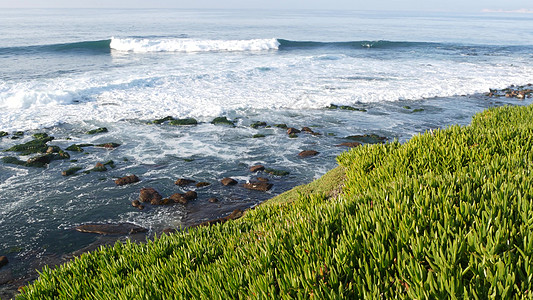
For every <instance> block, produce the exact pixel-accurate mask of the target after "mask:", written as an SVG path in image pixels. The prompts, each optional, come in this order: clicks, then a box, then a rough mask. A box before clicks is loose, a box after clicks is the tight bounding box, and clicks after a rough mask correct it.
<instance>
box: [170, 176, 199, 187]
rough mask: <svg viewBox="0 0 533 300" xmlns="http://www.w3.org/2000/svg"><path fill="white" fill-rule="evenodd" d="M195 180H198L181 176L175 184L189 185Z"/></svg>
mask: <svg viewBox="0 0 533 300" xmlns="http://www.w3.org/2000/svg"><path fill="white" fill-rule="evenodd" d="M195 182H196V181H194V180H192V179H185V178H180V179H178V180H176V182H174V184H175V185H179V186H187V185H190V184H193V183H195Z"/></svg>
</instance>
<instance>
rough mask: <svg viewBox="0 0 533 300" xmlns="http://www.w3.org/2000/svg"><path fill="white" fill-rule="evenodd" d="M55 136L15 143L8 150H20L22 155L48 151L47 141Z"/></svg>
mask: <svg viewBox="0 0 533 300" xmlns="http://www.w3.org/2000/svg"><path fill="white" fill-rule="evenodd" d="M53 139H54V137H47V138H45V139H35V140H31V141H29V142H26V143H24V144H20V145H15V146H13V147H11V148H9V149H7V150H6V151H12V152H19V153H20V154H21V155H30V154H33V153H46V151H47V150H48V145H46V143H47V142H49V141H51V140H53Z"/></svg>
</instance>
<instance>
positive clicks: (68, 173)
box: [61, 167, 83, 176]
mask: <svg viewBox="0 0 533 300" xmlns="http://www.w3.org/2000/svg"><path fill="white" fill-rule="evenodd" d="M81 169H83V168H82V167H72V168H69V169H67V170H65V171H63V172H61V175H63V176H71V175H74V174H76V173H77V172H78V171H79V170H81Z"/></svg>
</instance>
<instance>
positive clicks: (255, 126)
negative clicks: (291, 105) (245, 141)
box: [250, 122, 267, 129]
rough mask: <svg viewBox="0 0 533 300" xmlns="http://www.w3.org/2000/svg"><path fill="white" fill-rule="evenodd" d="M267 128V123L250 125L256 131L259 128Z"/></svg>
mask: <svg viewBox="0 0 533 300" xmlns="http://www.w3.org/2000/svg"><path fill="white" fill-rule="evenodd" d="M266 126H267V123H265V122H255V123H253V124H252V125H250V127H252V128H255V129H257V128H259V127H266Z"/></svg>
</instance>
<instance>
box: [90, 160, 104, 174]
mask: <svg viewBox="0 0 533 300" xmlns="http://www.w3.org/2000/svg"><path fill="white" fill-rule="evenodd" d="M105 171H107V168H106V167H105V166H104V164H103V163H100V162H99V163H96V165H94V168H92V169H91V172H105Z"/></svg>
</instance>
